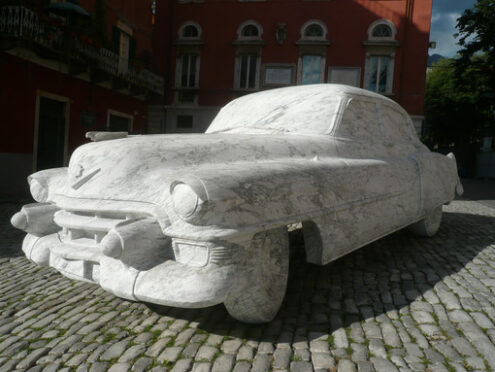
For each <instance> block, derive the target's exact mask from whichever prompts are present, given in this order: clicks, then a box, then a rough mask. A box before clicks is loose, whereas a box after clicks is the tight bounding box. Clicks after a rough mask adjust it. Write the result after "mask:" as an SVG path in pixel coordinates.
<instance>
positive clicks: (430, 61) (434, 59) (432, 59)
mask: <svg viewBox="0 0 495 372" xmlns="http://www.w3.org/2000/svg"><path fill="white" fill-rule="evenodd" d="M445 58H446V57H444V56H442V55H440V54H436V53H435V54H433V55H431V56H430V55H428V67H431V66H433V65H435V64H436V63H437V62H438V61H440V60H441V59H445Z"/></svg>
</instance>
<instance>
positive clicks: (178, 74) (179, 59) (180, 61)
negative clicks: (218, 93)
mask: <svg viewBox="0 0 495 372" xmlns="http://www.w3.org/2000/svg"><path fill="white" fill-rule="evenodd" d="M192 56H194V57H196V66H195V67H196V68H195V72H194V77H195V81H194V84H193V85H192V86H189V84H187V85H186V86H183V85H182V74H183V59H184V58H185V57H188V58H190V57H192ZM200 64H201V58H200V55H199V53H195V52H184V53H181V54H179V55H178V56H177V61H176V74H175V87H176V88H180V89H198V88H199V71H200ZM188 68H189V74H190V62H189V63H188ZM189 78H190V76H189V77H188V80H189Z"/></svg>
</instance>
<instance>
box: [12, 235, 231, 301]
mask: <svg viewBox="0 0 495 372" xmlns="http://www.w3.org/2000/svg"><path fill="white" fill-rule="evenodd" d="M22 249H23V251H24V253H25V254H26V257H27V258H28V259H30V260H31V261H33V262H34V263H36V264H39V265H43V266H51V267H53V268H55V269H57V270H58V271H59V272H60V273H61V274H63V275H64V276H66V277H68V278H71V279H75V280H82V281H86V282H91V283H97V284H99V285H100V286H101V287H102V288H103V289H105V290H106V291H109V292H111V293H113V294H115V295H116V296H119V297H123V298H126V299H129V300H134V301H145V302H151V303H155V304H160V305H167V306H176V307H184V308H201V307H206V306H211V305H216V304H219V303H222V302H223V301H224V300H225V298H226V296H227V294H228V292H229V289H230V284H229V283H231V282H232V278H233V275H234V272H235V265H233V264H227V265H218V264H216V263H209V264H208V265H206V266H204V267H193V266H189V265H186V264H182V263H180V262H177V261H174V260H173V259H167V260H165V261H163V262H161V263H158V264H157V265H156V266H153V267H151V268H150V269H148V270H138V269H136V268H134V267H132V266H130V265H127V264H125V263H123V262H122V261H120V260H118V259H114V258H111V257H106V256H104V255H99V256H98V257H95V256H93V257H89V255H88V257H83V255H81V254H74V251H73V247H71V246H70V245H67V244H65V243H63V241H62V239H61V237H60V235H59V233H53V234H50V235H47V236H43V237H37V236H35V235H32V234H27V236H26V237H25V239H24V242H23V246H22Z"/></svg>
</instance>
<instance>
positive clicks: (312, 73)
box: [301, 55, 324, 84]
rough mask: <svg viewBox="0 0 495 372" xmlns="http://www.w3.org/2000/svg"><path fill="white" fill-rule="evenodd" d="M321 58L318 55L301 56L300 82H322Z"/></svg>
mask: <svg viewBox="0 0 495 372" xmlns="http://www.w3.org/2000/svg"><path fill="white" fill-rule="evenodd" d="M323 60H324V59H323V58H322V57H321V56H319V55H304V56H302V77H301V84H318V83H321V82H323V66H322V64H323V63H322V62H323Z"/></svg>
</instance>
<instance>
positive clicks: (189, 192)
mask: <svg viewBox="0 0 495 372" xmlns="http://www.w3.org/2000/svg"><path fill="white" fill-rule="evenodd" d="M170 194H171V195H172V205H173V208H174V211H175V213H176V214H177V216H179V218H180V219H182V220H184V221H188V222H191V221H192V220H196V219H198V218H199V217H201V216H202V213H201V211H202V209H203V207H204V204H205V201H206V200H207V199H208V196H207V194H206V190H205V188H204V186H203V184H202V183H201V181H200V180H199V179H197V178H193V177H186V180H183V179H181V180H178V181H175V182H174V183H172V185H171V186H170Z"/></svg>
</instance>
